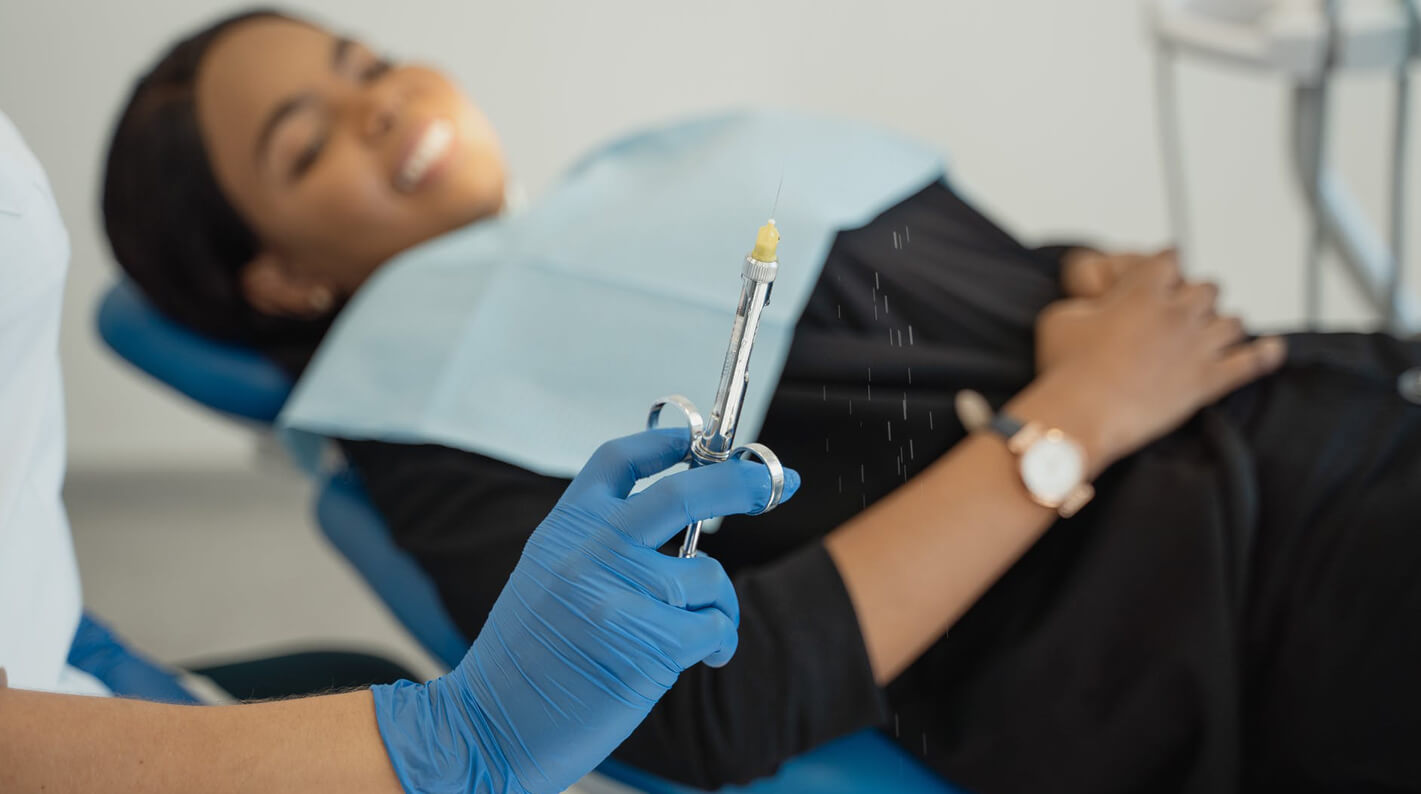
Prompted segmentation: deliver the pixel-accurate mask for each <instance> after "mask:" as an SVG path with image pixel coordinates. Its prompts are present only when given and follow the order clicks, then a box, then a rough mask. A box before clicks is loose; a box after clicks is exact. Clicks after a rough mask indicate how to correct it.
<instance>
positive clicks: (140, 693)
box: [68, 612, 199, 705]
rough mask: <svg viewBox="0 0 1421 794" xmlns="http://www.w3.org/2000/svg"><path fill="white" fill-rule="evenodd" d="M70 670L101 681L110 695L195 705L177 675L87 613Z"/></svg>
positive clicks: (71, 654) (76, 637)
mask: <svg viewBox="0 0 1421 794" xmlns="http://www.w3.org/2000/svg"><path fill="white" fill-rule="evenodd" d="M68 662H69V666H70V667H73V668H75V669H78V670H83V671H84V672H86V673H88V674H89V675H91V676H93V677H95V678H97V679H99V681H100V682H101V683H103V685H104V686H106V687H108V688H109V691H110V692H112V693H114V694H115V695H118V696H119V697H126V698H140V699H142V700H156V701H158V702H161V703H180V704H183V705H194V704H196V703H198V702H199V701H198V699H197V698H195V697H193V695H192V693H191V692H188V691H187V690H186V689H184V688H183V687H182V685H181V684H179V683H178V679H177V676H176V675H175V674H174V673H173V671H171V670H169V669H167V668H166V667H162V666H160V665H158V664H157V663H156V662H153V661H151V660H149V659H147V658H145V657H143V656H140V655H138V654H137V653H134V652H133V651H132V650H131V649H129V647H128V646H127V645H125V644H124V643H123V641H122V640H120V639H119V638H118V637H117V636H115V635H114V633H113V632H112V631H111V630H109V627H108V626H105V625H104V624H103V623H100V622H99V621H98V620H97V619H95V618H94V617H93V616H91V615H89V614H88V613H87V612H86V613H84V616H83V617H82V618H81V619H80V620H79V628H78V630H77V631H75V632H74V642H73V644H71V645H70V646H69V659H68Z"/></svg>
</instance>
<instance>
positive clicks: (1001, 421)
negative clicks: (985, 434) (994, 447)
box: [987, 411, 1026, 440]
mask: <svg viewBox="0 0 1421 794" xmlns="http://www.w3.org/2000/svg"><path fill="white" fill-rule="evenodd" d="M987 426H988V427H990V428H992V430H995V431H996V432H998V433H1000V434H1001V436H1002V438H1005V439H1007V440H1011V438H1012V437H1013V436H1015V435H1016V434H1017V433H1020V432H1021V430H1022V428H1024V427H1026V423H1025V422H1023V421H1021V420H1020V419H1017V418H1016V417H1015V416H1012V415H1011V414H1009V413H1007V412H1005V411H998V412H996V413H995V414H992V421H991V422H989V423H988V425H987Z"/></svg>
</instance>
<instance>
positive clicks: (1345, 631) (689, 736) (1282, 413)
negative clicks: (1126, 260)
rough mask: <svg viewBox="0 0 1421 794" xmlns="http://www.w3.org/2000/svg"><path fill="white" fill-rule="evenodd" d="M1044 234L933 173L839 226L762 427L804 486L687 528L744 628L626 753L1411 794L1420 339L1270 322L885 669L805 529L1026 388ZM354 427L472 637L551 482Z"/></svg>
mask: <svg viewBox="0 0 1421 794" xmlns="http://www.w3.org/2000/svg"><path fill="white" fill-rule="evenodd" d="M1062 252H1063V249H1055V250H1052V251H1036V250H1031V249H1027V248H1025V247H1023V246H1022V245H1020V244H1019V243H1017V242H1016V241H1015V240H1013V239H1012V238H1011V237H1010V236H1009V235H1007V234H1006V233H1004V232H1002V231H1001V230H1000V229H998V228H997V227H996V226H994V225H993V224H992V223H991V222H989V221H988V220H987V219H986V218H984V217H983V216H982V215H981V214H979V213H978V212H976V211H975V210H974V209H972V208H971V207H970V206H968V205H967V204H966V203H964V202H963V201H962V200H961V199H959V198H958V197H957V196H955V195H954V194H953V193H952V192H951V191H950V190H949V189H947V188H946V187H945V186H943V185H934V186H932V187H929V188H928V189H926V190H924V191H923V192H921V193H919V194H917V195H915V196H913V197H911V198H910V199H908V200H906V201H904V202H903V203H901V204H900V205H898V206H897V207H894V208H892V209H891V210H889V211H888V212H886V213H885V214H884V215H883V216H881V217H879V218H878V219H876V220H875V221H873V222H872V223H871V224H869V225H868V226H866V227H864V228H862V229H858V230H854V231H850V232H846V233H843V234H841V235H839V237H838V238H837V239H836V241H835V243H834V246H833V248H832V250H831V252H830V254H829V256H828V259H827V260H826V262H825V266H824V268H823V271H822V274H821V276H820V278H819V281H818V283H817V284H816V286H815V288H814V291H813V294H812V295H811V297H810V300H809V302H808V305H807V306H806V308H805V310H804V313H803V315H802V316H801V318H800V320H799V322H798V324H797V325H796V328H795V335H794V341H793V344H792V346H791V350H790V353H789V357H788V360H787V362H786V365H785V368H784V371H783V373H782V375H781V377H780V380H779V382H778V384H777V386H776V390H775V393H774V397H773V400H772V403H771V405H770V407H769V411H768V413H767V416H766V420H765V423H764V429H763V430H762V432H761V436H760V440H761V441H764V442H765V443H767V444H769V445H770V446H771V447H772V448H773V449H775V450H776V451H777V452H778V453H779V454H780V456H781V457H782V458H783V459H784V460H785V461H786V462H787V463H788V464H790V465H792V466H794V467H795V468H797V469H798V470H799V471H800V473H801V474H802V475H803V478H804V480H803V485H802V486H801V489H800V492H799V494H798V495H797V496H796V497H795V498H794V499H793V500H791V501H790V502H789V503H787V504H786V505H784V506H783V507H781V508H780V509H778V510H776V511H774V512H772V513H770V514H768V515H765V516H758V517H748V518H747V517H737V518H732V519H728V520H726V521H725V523H724V525H723V527H722V528H721V530H720V531H719V532H718V533H716V534H714V535H711V536H709V537H706V538H705V539H704V540H703V542H702V547H703V548H705V549H706V550H707V551H709V552H710V553H712V554H714V555H716V556H717V557H718V558H719V559H720V560H721V561H722V562H723V563H724V564H725V566H726V568H727V570H729V571H730V572H731V575H732V577H733V579H734V581H735V585H736V590H737V592H738V594H739V597H740V601H741V607H742V624H741V638H740V646H739V650H738V652H737V654H736V656H735V658H734V659H733V660H732V661H731V662H730V664H728V665H727V666H725V667H724V668H722V669H719V670H712V669H709V668H706V667H703V666H701V667H696V668H693V669H691V670H689V671H687V672H686V673H685V674H684V675H683V676H681V678H680V680H678V682H677V683H676V685H675V686H674V687H672V689H671V691H670V692H669V693H668V694H667V695H666V697H665V698H664V699H663V700H662V701H661V702H660V703H659V704H658V705H657V706H656V707H655V708H654V709H653V710H652V712H651V715H650V717H649V718H648V719H647V721H646V722H645V723H644V724H643V725H642V726H641V727H640V728H638V730H637V731H636V732H635V733H633V734H632V736H631V737H630V738H629V739H628V740H627V742H626V743H625V744H624V745H623V746H622V747H621V748H620V749H619V750H618V751H617V755H618V757H620V758H622V759H624V760H626V761H629V762H631V763H633V764H635V765H637V766H639V767H642V768H644V769H647V770H649V771H652V772H655V773H658V774H661V775H663V776H666V777H669V778H673V779H676V780H681V781H686V782H689V783H693V784H696V785H700V786H705V787H714V786H719V785H721V784H724V783H727V782H739V781H745V780H749V779H751V778H754V777H759V776H761V775H765V774H769V773H771V772H773V771H774V770H775V769H776V768H777V767H778V765H779V764H780V763H781V762H782V761H784V760H786V759H788V758H789V757H791V756H793V755H795V754H798V753H800V752H802V751H804V750H807V749H809V748H811V747H813V746H815V745H816V744H819V743H821V742H823V741H826V740H828V739H830V738H833V737H835V736H838V735H840V734H843V733H847V732H850V731H853V730H857V729H860V728H863V727H867V726H873V725H878V726H881V727H882V728H883V729H884V730H885V731H886V732H888V733H889V734H890V735H892V736H894V737H895V738H897V739H898V740H899V742H900V743H901V744H902V745H903V746H904V747H905V748H907V749H908V750H910V751H912V752H914V753H916V754H919V755H920V756H922V757H923V759H924V760H925V762H926V763H928V764H929V765H930V766H932V767H933V768H935V769H937V770H938V771H940V772H941V773H942V774H944V775H945V776H947V777H948V778H949V779H950V780H952V781H954V782H956V783H958V784H960V785H962V786H965V787H966V788H967V789H968V790H972V791H978V792H982V794H997V793H999V792H1000V793H1001V794H1016V793H1018V792H1019V793H1020V794H1027V793H1028V792H1030V793H1031V794H1035V793H1036V792H1041V791H1058V792H1090V793H1091V794H1099V792H1110V791H1121V792H1124V791H1161V792H1163V791H1170V792H1188V793H1189V794H1228V793H1229V792H1237V791H1260V790H1290V791H1323V790H1327V791H1360V790H1368V791H1372V790H1376V791H1383V790H1385V791H1415V790H1421V754H1418V753H1416V752H1415V748H1416V747H1417V746H1418V745H1421V685H1418V683H1417V678H1416V675H1415V671H1416V670H1417V669H1421V633H1418V632H1417V631H1416V626H1417V621H1418V619H1421V577H1418V576H1417V575H1416V571H1417V570H1421V532H1417V531H1416V519H1415V515H1416V498H1415V494H1416V492H1417V489H1418V488H1421V455H1418V454H1417V453H1416V450H1418V449H1421V405H1417V404H1415V403H1416V402H1421V399H1418V398H1415V395H1412V397H1411V398H1408V397H1406V396H1405V395H1404V394H1400V395H1399V394H1398V386H1397V384H1398V377H1399V376H1400V375H1401V373H1402V371H1403V370H1406V369H1408V368H1421V343H1418V342H1406V341H1401V340H1396V339H1392V338H1389V337H1384V336H1362V335H1300V336H1294V337H1291V338H1290V339H1289V362H1288V365H1287V367H1286V368H1285V369H1284V370H1283V371H1282V372H1280V373H1278V374H1276V375H1274V376H1272V377H1270V378H1268V379H1266V380H1263V381H1260V382H1259V383H1257V384H1255V385H1253V386H1251V387H1249V388H1247V389H1244V390H1242V391H1241V392H1239V393H1237V394H1235V395H1233V396H1232V397H1230V398H1228V399H1227V400H1225V401H1223V402H1221V403H1220V404H1218V405H1216V406H1211V407H1209V408H1206V409H1205V410H1204V411H1202V412H1201V413H1200V415H1199V416H1197V417H1196V418H1195V419H1193V420H1191V421H1190V422H1189V423H1188V424H1186V425H1185V426H1184V427H1183V428H1181V429H1180V430H1179V431H1177V432H1175V433H1173V434H1171V435H1170V436H1168V437H1167V438H1165V439H1162V440H1160V441H1159V442H1156V443H1155V444H1152V445H1150V446H1148V447H1146V448H1145V449H1143V450H1141V451H1140V452H1138V453H1136V454H1135V455H1132V456H1131V457H1129V458H1127V459H1125V460H1123V461H1121V462H1119V463H1117V464H1115V465H1114V466H1113V467H1112V468H1111V470H1110V471H1108V472H1107V473H1106V474H1105V475H1104V476H1103V477H1101V478H1100V479H1099V480H1098V481H1097V483H1096V485H1097V489H1096V490H1097V496H1096V498H1095V500H1094V501H1093V502H1092V503H1091V504H1090V505H1088V506H1087V507H1086V509H1085V510H1083V511H1082V512H1081V513H1080V514H1078V515H1077V516H1075V517H1074V518H1072V519H1070V520H1069V521H1064V522H1058V523H1057V524H1056V525H1055V526H1054V527H1052V528H1051V530H1050V531H1048V532H1047V533H1046V535H1045V536H1044V537H1043V538H1041V540H1040V541H1038V542H1037V543H1036V544H1035V545H1034V546H1033V547H1032V548H1031V549H1030V550H1029V551H1028V552H1027V553H1026V554H1025V555H1024V556H1023V557H1022V559H1021V560H1019V561H1018V562H1017V563H1016V564H1015V565H1014V566H1012V568H1011V569H1010V570H1008V571H1007V572H1006V573H1005V574H1004V575H1003V576H1002V578H1001V579H1000V580H999V581H998V582H997V583H996V584H994V585H993V586H992V587H991V588H990V589H989V590H988V592H987V593H986V594H984V595H983V597H982V598H981V599H980V600H979V601H978V602H977V603H976V604H975V605H973V606H972V608H971V609H970V610H969V611H968V612H967V613H966V614H965V615H964V616H963V617H962V618H961V619H959V620H958V621H957V623H956V624H954V626H953V627H952V630H951V633H950V634H949V635H948V636H945V637H942V638H940V639H939V640H938V641H937V642H935V643H933V644H932V645H931V647H929V648H928V650H927V651H926V652H925V653H924V654H923V655H922V656H921V657H920V658H919V659H918V660H917V661H916V662H914V663H913V664H912V665H911V666H910V667H909V668H908V670H907V671H905V672H904V673H903V674H902V675H901V676H899V678H898V679H896V680H895V681H894V682H893V683H892V684H890V685H889V686H888V687H886V688H882V689H881V688H879V687H878V686H876V685H875V683H874V680H873V677H872V674H871V671H870V669H869V665H868V660H867V655H866V653H865V650H864V647H863V640H862V637H861V636H860V632H859V627H858V624H857V620H856V617H855V615H854V611H853V605H852V603H851V602H850V600H849V598H848V596H847V594H846V592H845V590H844V586H843V583H842V581H841V580H840V578H839V575H838V572H837V570H836V569H835V567H834V565H833V564H832V562H831V561H830V559H829V557H828V555H827V554H826V553H825V551H824V548H823V546H822V544H821V543H820V539H821V538H822V537H823V536H824V535H825V534H826V533H828V532H829V531H831V530H833V529H834V528H835V527H837V526H839V525H840V524H842V523H843V522H844V521H845V520H847V519H849V518H850V517H852V516H853V515H854V514H856V513H857V512H859V511H861V510H863V509H864V508H865V507H867V506H868V505H871V504H873V503H874V502H875V501H877V500H878V499H879V498H881V497H883V496H884V495H885V494H887V493H889V492H890V491H891V490H893V489H894V488H896V487H897V486H899V485H901V484H903V483H904V482H906V481H907V480H909V479H911V478H912V477H913V476H914V475H915V474H916V473H918V472H919V471H921V470H922V469H923V468H924V467H925V466H927V465H928V464H929V463H931V462H932V461H933V460H935V459H936V458H937V457H938V456H940V455H941V454H942V453H943V452H945V451H946V450H947V449H948V448H949V447H950V446H952V445H953V444H955V443H956V442H957V441H958V440H959V439H960V437H961V436H962V434H963V430H962V428H961V427H960V426H959V424H958V422H957V420H956V418H955V416H954V415H953V412H952V399H953V395H954V394H955V393H956V392H957V391H958V390H959V389H961V388H968V387H970V388H973V389H976V390H978V391H981V392H983V393H984V394H986V396H987V397H988V399H989V400H990V401H992V402H993V403H994V404H998V405H999V404H1001V403H1002V402H1005V401H1006V400H1007V399H1008V398H1009V397H1010V396H1011V395H1012V394H1015V393H1016V392H1017V391H1019V390H1020V389H1021V388H1022V387H1023V386H1025V385H1026V384H1027V383H1028V382H1029V381H1030V380H1031V378H1032V376H1033V371H1034V350H1033V330H1034V324H1035V318H1036V315H1037V314H1038V313H1039V311H1040V309H1042V308H1043V307H1044V306H1045V305H1046V304H1047V303H1049V302H1050V301H1052V300H1053V299H1055V298H1057V297H1058V292H1059V288H1058V281H1059V265H1060V256H1061V254H1062ZM1401 383H1402V384H1403V386H1404V385H1405V384H1408V383H1411V380H1408V379H1405V378H1403V379H1402V380H1401ZM1403 391H1404V389H1403ZM631 429H633V428H629V430H631ZM344 447H345V449H346V451H347V453H348V454H349V456H350V459H351V461H352V462H353V463H354V465H355V467H356V468H357V469H358V470H359V471H360V472H361V474H362V475H363V476H364V478H365V480H366V484H367V486H368V488H369V490H370V493H371V496H372V497H373V499H374V501H375V503H376V505H377V507H378V508H379V509H380V511H381V512H382V513H383V514H384V516H385V517H386V519H387V520H388V521H389V523H390V526H391V528H392V530H393V531H394V533H395V537H396V540H397V541H398V542H399V543H400V544H401V545H402V546H403V547H404V548H405V549H407V550H409V551H410V552H411V553H412V554H413V555H414V556H415V557H416V558H417V559H418V560H419V562H420V564H421V565H422V566H423V567H424V568H425V569H426V570H427V571H429V573H430V574H431V575H432V576H433V577H434V579H435V581H436V583H437V585H438V587H439V589H440V593H441V595H442V597H443V599H444V601H445V603H446V605H447V606H448V607H449V609H450V611H451V613H452V614H454V616H455V618H456V620H458V622H459V624H460V626H461V627H462V628H463V630H464V631H465V632H466V633H468V634H469V635H470V636H472V635H473V634H474V633H476V632H477V630H478V628H479V626H480V625H481V624H482V622H483V620H484V618H485V617H486V615H487V612H488V609H489V608H490V607H491V605H492V604H493V602H494V599H495V596H496V594H497V592H498V590H499V588H500V587H501V586H502V585H503V582H504V580H505V578H506V577H507V575H508V573H509V572H510V571H511V570H512V568H513V566H514V564H515V563H516V561H517V559H518V555H519V552H520V550H521V548H522V545H523V543H524V540H525V539H526V538H527V536H528V534H529V533H530V532H531V531H532V529H533V528H534V527H535V526H536V525H537V523H538V522H539V521H540V520H541V519H542V517H543V515H544V514H545V513H546V512H547V510H548V509H549V508H550V507H551V506H552V504H553V502H554V501H555V500H556V499H557V497H558V495H559V494H560V493H561V491H562V489H563V487H564V486H565V485H566V482H565V481H563V480H559V479H556V478H547V477H540V476H538V475H535V474H531V473H529V472H526V471H522V470H520V469H517V468H515V467H512V466H509V465H508V464H505V463H502V462H499V461H494V460H490V459H487V458H482V457H480V456H477V455H473V454H470V453H467V452H459V451H455V450H449V449H443V448H439V447H428V446H414V447H411V446H399V445H389V444H380V443H373V442H345V443H344ZM981 531H991V527H990V526H988V527H983V528H981ZM884 789H885V791H888V790H891V774H886V776H885V782H884Z"/></svg>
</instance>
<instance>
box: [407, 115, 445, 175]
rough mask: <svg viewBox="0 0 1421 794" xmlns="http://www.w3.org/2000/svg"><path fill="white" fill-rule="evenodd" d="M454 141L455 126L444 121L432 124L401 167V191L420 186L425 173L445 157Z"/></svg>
mask: <svg viewBox="0 0 1421 794" xmlns="http://www.w3.org/2000/svg"><path fill="white" fill-rule="evenodd" d="M453 140H454V125H453V124H451V123H449V122H448V121H445V120H443V119H440V120H439V121H435V122H432V123H431V124H430V125H429V127H428V128H427V129H425V131H424V135H422V136H420V139H419V142H418V143H416V144H415V145H414V149H413V150H411V151H410V153H409V156H408V157H406V158H405V163H404V165H403V166H401V167H400V173H399V177H398V178H397V182H398V183H399V184H398V187H399V188H400V189H401V190H409V189H410V188H412V187H414V186H415V185H416V184H418V183H419V180H420V179H421V178H422V177H423V176H424V172H425V171H427V170H429V167H430V166H431V165H433V164H434V163H436V162H437V161H438V160H439V158H440V157H442V156H443V155H444V152H445V151H446V150H447V149H448V148H449V144H450V143H451V142H452V141H453Z"/></svg>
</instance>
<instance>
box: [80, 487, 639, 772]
mask: <svg viewBox="0 0 1421 794" xmlns="http://www.w3.org/2000/svg"><path fill="white" fill-rule="evenodd" d="M65 499H66V501H67V503H68V506H69V518H70V523H71V524H72V525H73V530H74V545H75V552H76V554H77V555H78V558H79V569H80V573H81V576H82V578H83V582H84V603H85V604H86V605H87V607H88V609H89V610H90V611H91V612H93V613H95V614H97V615H98V616H99V617H101V618H104V619H105V620H107V621H108V622H109V623H110V624H111V625H112V626H113V627H114V628H115V629H116V630H117V631H118V632H120V633H121V634H122V635H123V636H124V637H125V638H126V639H127V640H128V641H129V642H130V643H131V644H132V645H133V646H134V647H135V648H137V649H140V650H142V651H144V652H146V653H148V654H149V655H151V656H153V657H155V658H156V659H158V660H160V661H163V662H167V663H170V664H174V665H178V666H181V665H182V664H183V663H184V662H191V661H211V660H216V659H223V660H225V659H237V658H249V657H256V656H261V655H266V654H270V653H275V652H282V651H286V650H296V649H313V648H323V649H334V648H342V649H349V650H361V651H367V652H371V653H376V654H380V655H382V656H385V657H387V658H390V659H392V660H394V661H397V662H399V663H401V664H403V665H405V666H406V667H407V668H409V669H410V670H411V671H413V672H414V673H416V674H418V675H422V676H426V677H432V676H435V675H438V674H439V673H440V672H441V668H440V666H439V664H438V663H437V662H435V661H434V660H433V659H432V658H430V657H429V656H428V655H427V654H425V653H424V652H423V650H422V649H420V648H419V646H417V645H416V644H415V643H414V641H413V640H412V639H411V638H410V637H409V635H407V634H406V633H405V632H404V630H403V629H401V628H400V626H399V624H397V623H396V622H395V620H394V619H393V618H392V617H391V616H390V614H389V613H388V612H386V611H385V609H384V607H383V606H381V604H380V602H379V601H377V600H376V599H375V598H374V596H373V595H371V593H370V591H369V590H367V589H366V587H365V585H364V584H363V582H362V581H361V580H360V578H359V577H358V576H357V574H356V573H355V572H354V571H353V570H352V569H351V568H350V567H349V566H348V565H346V563H345V561H344V560H343V559H341V558H340V557H339V556H338V555H337V554H336V553H335V552H334V551H333V550H332V549H331V548H330V546H329V545H327V544H326V541H325V539H324V538H323V537H321V535H320V533H319V532H318V531H317V530H316V528H315V523H314V520H313V518H312V515H313V513H312V492H311V488H310V486H309V485H308V484H307V483H306V482H305V480H304V478H303V477H301V476H300V475H299V474H297V473H296V472H294V471H291V470H290V469H289V467H287V466H286V465H285V464H283V463H281V462H279V461H275V460H261V461H254V462H253V465H252V467H251V468H250V469H248V470H238V471H220V470H219V471H125V472H115V471H111V470H105V471H103V472H83V471H71V472H70V474H69V479H68V483H67V485H66V487H65ZM573 791H575V792H578V794H623V792H627V791H628V789H626V788H624V787H621V786H618V785H616V784H612V783H609V782H607V781H605V780H602V779H598V778H596V777H592V778H589V779H587V780H586V781H584V782H583V783H581V784H579V785H578V786H577V787H576V788H575V789H574V790H573Z"/></svg>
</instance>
